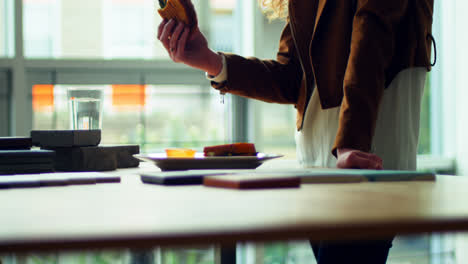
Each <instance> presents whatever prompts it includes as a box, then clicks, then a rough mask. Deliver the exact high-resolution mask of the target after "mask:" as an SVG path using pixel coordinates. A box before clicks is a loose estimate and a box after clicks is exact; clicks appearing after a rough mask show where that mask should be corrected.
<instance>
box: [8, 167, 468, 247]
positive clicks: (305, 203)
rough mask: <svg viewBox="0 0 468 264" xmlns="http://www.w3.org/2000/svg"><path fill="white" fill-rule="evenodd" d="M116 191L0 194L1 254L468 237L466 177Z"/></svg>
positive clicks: (134, 178)
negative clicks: (415, 235)
mask: <svg viewBox="0 0 468 264" xmlns="http://www.w3.org/2000/svg"><path fill="white" fill-rule="evenodd" d="M119 173H120V174H121V175H122V183H118V184H115V183H112V184H98V185H80V186H69V187H45V188H36V189H33V188H31V189H27V188H25V189H11V190H0V212H1V217H0V251H4V252H11V251H26V250H48V249H86V248H128V247H149V246H156V245H186V244H211V243H231V242H234V241H265V240H279V239H281V240H288V239H313V240H315V239H317V240H318V239H328V240H334V239H362V238H374V237H384V236H388V235H393V234H410V233H422V232H441V231H442V232H443V231H461V230H468V177H466V178H465V177H461V176H438V177H437V181H436V182H387V183H349V184H303V185H302V186H301V187H300V188H291V189H275V190H242V191H240V190H231V189H221V188H210V187H203V186H174V187H164V186H159V185H150V184H143V183H142V182H141V181H140V178H139V176H138V175H137V174H135V170H122V171H119Z"/></svg>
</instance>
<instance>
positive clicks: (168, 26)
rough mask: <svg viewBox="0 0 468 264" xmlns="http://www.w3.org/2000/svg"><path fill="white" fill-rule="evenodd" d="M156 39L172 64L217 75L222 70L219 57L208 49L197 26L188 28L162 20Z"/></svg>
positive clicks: (174, 22) (180, 23)
mask: <svg viewBox="0 0 468 264" xmlns="http://www.w3.org/2000/svg"><path fill="white" fill-rule="evenodd" d="M158 39H159V41H161V43H162V44H163V46H164V48H166V50H167V52H168V53H169V56H170V57H171V59H172V60H173V61H174V62H178V63H184V64H187V65H188V66H191V67H194V68H197V69H200V70H203V71H205V72H207V73H208V74H209V75H213V76H215V75H217V74H218V73H219V72H220V71H221V69H222V67H223V66H222V65H223V63H222V57H221V55H219V54H217V53H216V52H213V51H212V50H211V49H210V48H209V47H208V41H207V40H206V38H205V36H204V35H203V34H202V33H201V32H200V29H199V28H198V25H195V26H194V27H192V28H190V27H188V26H186V25H185V24H184V23H182V22H178V21H176V20H174V19H171V20H168V21H167V20H163V21H162V22H161V24H159V27H158Z"/></svg>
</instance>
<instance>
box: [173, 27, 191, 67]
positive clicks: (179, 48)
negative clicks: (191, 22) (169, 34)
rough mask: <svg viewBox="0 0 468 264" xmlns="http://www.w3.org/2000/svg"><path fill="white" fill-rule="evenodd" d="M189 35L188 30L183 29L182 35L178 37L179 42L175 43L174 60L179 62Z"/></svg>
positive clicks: (187, 28)
mask: <svg viewBox="0 0 468 264" xmlns="http://www.w3.org/2000/svg"><path fill="white" fill-rule="evenodd" d="M189 34H190V28H189V27H184V29H183V31H182V34H181V35H180V38H179V41H178V42H177V47H176V53H175V58H176V60H179V59H180V58H182V57H183V56H184V53H185V45H186V44H187V40H188V36H189Z"/></svg>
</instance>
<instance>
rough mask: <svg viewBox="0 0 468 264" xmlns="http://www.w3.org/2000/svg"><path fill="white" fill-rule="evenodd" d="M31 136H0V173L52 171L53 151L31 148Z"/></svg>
mask: <svg viewBox="0 0 468 264" xmlns="http://www.w3.org/2000/svg"><path fill="white" fill-rule="evenodd" d="M31 147H32V142H31V138H23V137H1V138H0V175H5V174H7V175H8V174H20V173H41V172H52V171H54V158H55V152H53V151H50V150H32V149H31Z"/></svg>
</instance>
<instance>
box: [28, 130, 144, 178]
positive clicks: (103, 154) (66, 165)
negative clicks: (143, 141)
mask: <svg viewBox="0 0 468 264" xmlns="http://www.w3.org/2000/svg"><path fill="white" fill-rule="evenodd" d="M31 139H32V144H33V146H37V147H40V148H41V149H43V150H52V151H54V152H55V153H56V156H55V170H57V171H111V170H115V169H117V168H131V167H138V165H139V164H140V162H139V160H138V159H136V158H135V157H133V155H134V154H138V153H140V147H139V146H138V145H124V146H100V145H99V143H100V142H101V130H33V131H31Z"/></svg>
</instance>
